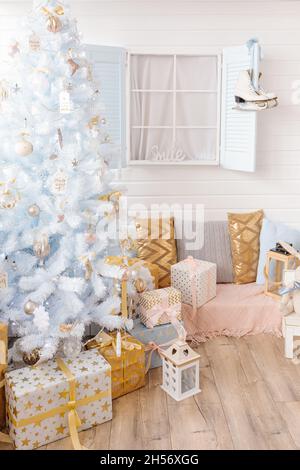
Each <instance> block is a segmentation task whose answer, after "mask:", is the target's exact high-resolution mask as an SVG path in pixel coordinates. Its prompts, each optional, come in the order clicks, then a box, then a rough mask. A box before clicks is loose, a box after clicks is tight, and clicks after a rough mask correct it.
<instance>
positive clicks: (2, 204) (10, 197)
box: [0, 189, 20, 209]
mask: <svg viewBox="0 0 300 470" xmlns="http://www.w3.org/2000/svg"><path fill="white" fill-rule="evenodd" d="M19 200H20V197H19V195H17V194H14V193H13V192H12V191H10V190H8V189H6V190H5V191H3V192H2V194H1V195H0V209H13V208H14V207H15V206H16V204H17V202H18V201H19Z"/></svg>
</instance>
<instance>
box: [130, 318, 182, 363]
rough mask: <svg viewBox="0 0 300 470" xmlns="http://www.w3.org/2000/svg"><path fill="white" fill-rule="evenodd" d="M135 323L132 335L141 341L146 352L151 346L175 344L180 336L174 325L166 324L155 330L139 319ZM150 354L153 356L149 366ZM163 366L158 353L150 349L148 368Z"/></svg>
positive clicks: (147, 356) (147, 357)
mask: <svg viewBox="0 0 300 470" xmlns="http://www.w3.org/2000/svg"><path fill="white" fill-rule="evenodd" d="M133 323H134V326H133V329H132V330H131V331H130V334H131V335H132V336H134V337H135V338H137V339H138V340H139V341H141V343H144V345H145V349H146V351H147V346H148V345H149V344H155V345H157V346H164V345H165V344H169V343H170V342H174V341H175V339H176V338H177V336H178V334H177V330H176V328H175V327H174V325H172V323H165V324H164V325H159V326H155V327H154V328H147V327H146V326H145V325H143V323H142V322H141V321H140V319H138V318H137V319H136V320H134V322H133ZM151 351H153V353H151ZM149 354H151V357H150V363H149V364H148V359H149ZM161 364H162V361H161V357H160V355H159V354H158V351H157V350H153V349H151V350H150V349H149V351H148V353H147V352H146V367H147V368H149V369H154V368H155V367H160V366H161Z"/></svg>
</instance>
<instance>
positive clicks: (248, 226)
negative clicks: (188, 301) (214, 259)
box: [228, 210, 264, 284]
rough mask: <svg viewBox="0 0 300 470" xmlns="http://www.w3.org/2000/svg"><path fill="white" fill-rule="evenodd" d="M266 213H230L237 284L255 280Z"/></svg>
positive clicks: (233, 260)
mask: <svg viewBox="0 0 300 470" xmlns="http://www.w3.org/2000/svg"><path fill="white" fill-rule="evenodd" d="M263 217H264V213H263V211H262V210H260V211H256V212H250V213H247V214H245V213H244V214H231V213H229V214H228V229H229V235H230V242H231V252H232V263H233V276H234V282H235V284H247V283H249V282H255V280H256V274H257V266H258V258H259V236H260V230H261V226H262V221H263Z"/></svg>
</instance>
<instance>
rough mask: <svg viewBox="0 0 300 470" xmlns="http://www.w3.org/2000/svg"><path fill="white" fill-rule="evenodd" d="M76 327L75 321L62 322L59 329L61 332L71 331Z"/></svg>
mask: <svg viewBox="0 0 300 470" xmlns="http://www.w3.org/2000/svg"><path fill="white" fill-rule="evenodd" d="M73 328H74V324H73V323H61V324H60V325H59V331H60V332H61V333H70V332H71V331H72V330H73Z"/></svg>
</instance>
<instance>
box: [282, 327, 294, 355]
mask: <svg viewBox="0 0 300 470" xmlns="http://www.w3.org/2000/svg"><path fill="white" fill-rule="evenodd" d="M284 355H285V357H287V358H288V359H293V357H294V335H293V330H292V329H291V328H289V327H286V329H285V338H284Z"/></svg>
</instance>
